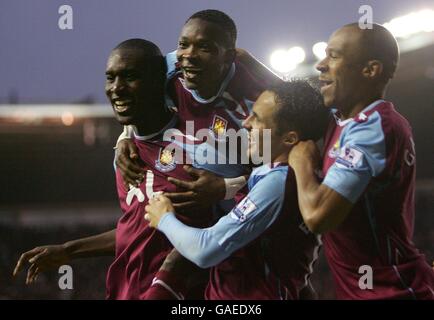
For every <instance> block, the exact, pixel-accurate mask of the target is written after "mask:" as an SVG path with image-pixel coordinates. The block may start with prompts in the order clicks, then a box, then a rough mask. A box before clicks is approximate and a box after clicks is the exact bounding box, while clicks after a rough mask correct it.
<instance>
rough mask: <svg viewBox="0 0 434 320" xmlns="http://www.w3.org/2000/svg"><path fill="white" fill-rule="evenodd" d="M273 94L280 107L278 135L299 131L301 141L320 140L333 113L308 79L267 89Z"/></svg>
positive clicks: (286, 82) (291, 81) (276, 119)
mask: <svg viewBox="0 0 434 320" xmlns="http://www.w3.org/2000/svg"><path fill="white" fill-rule="evenodd" d="M267 91H271V92H273V93H274V99H275V102H276V105H277V108H278V109H277V110H276V111H275V113H274V121H275V123H276V125H277V126H276V130H277V132H278V134H283V133H284V132H286V131H290V130H294V131H297V132H298V134H299V137H300V140H314V141H316V140H319V139H320V138H321V137H322V136H323V135H324V133H325V130H326V128H327V125H328V122H329V119H330V113H329V111H328V109H327V108H326V107H325V106H324V102H323V97H322V96H321V93H320V92H319V90H318V89H316V88H314V87H313V86H312V85H311V84H310V83H309V81H307V80H302V79H292V80H288V81H285V82H282V83H279V84H278V85H275V86H272V87H270V88H268V89H267Z"/></svg>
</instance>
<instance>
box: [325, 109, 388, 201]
mask: <svg viewBox="0 0 434 320" xmlns="http://www.w3.org/2000/svg"><path fill="white" fill-rule="evenodd" d="M340 145H341V146H342V147H341V149H340V151H339V155H338V156H337V158H336V161H335V163H334V164H333V165H332V166H331V167H330V169H329V170H328V172H327V174H326V176H325V178H324V181H323V184H325V185H326V186H328V187H329V188H331V189H333V190H335V191H336V192H338V193H339V194H341V195H342V196H343V197H345V198H346V199H348V200H349V201H350V202H352V203H356V202H357V200H358V199H359V197H360V196H361V194H362V193H363V192H364V190H365V188H366V187H367V185H368V184H369V182H370V180H371V178H372V177H376V176H378V175H379V174H380V173H381V172H383V170H384V168H385V166H386V144H385V136H384V132H383V129H382V123H381V118H380V115H379V114H378V113H377V112H376V113H373V114H371V115H370V117H369V118H368V119H367V120H366V121H365V122H361V123H360V122H353V123H351V124H349V125H348V128H346V130H345V131H344V132H343V133H342V136H341V141H340Z"/></svg>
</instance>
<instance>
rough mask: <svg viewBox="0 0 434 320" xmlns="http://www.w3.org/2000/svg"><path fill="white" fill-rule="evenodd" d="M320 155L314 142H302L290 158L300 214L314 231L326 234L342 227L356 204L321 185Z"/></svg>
mask: <svg viewBox="0 0 434 320" xmlns="http://www.w3.org/2000/svg"><path fill="white" fill-rule="evenodd" d="M319 157H320V156H319V151H318V148H317V146H316V145H315V143H314V142H313V141H306V142H304V141H301V142H299V143H298V145H296V146H295V147H294V148H293V149H292V150H291V152H290V154H289V161H288V162H289V164H290V166H291V167H292V168H293V169H294V172H295V176H296V181H297V190H298V202H299V207H300V212H301V214H302V216H303V220H304V222H305V223H306V226H307V227H308V228H309V230H310V231H312V232H314V233H323V232H325V231H328V230H330V229H333V228H335V227H336V226H338V225H339V224H340V223H341V222H342V221H343V220H344V219H345V218H346V216H347V215H348V213H349V212H350V210H351V208H352V203H351V202H350V201H349V200H347V199H345V198H344V197H343V196H342V195H340V194H339V193H337V192H336V191H334V190H333V189H331V188H329V187H327V186H326V185H324V184H320V183H319V182H318V177H317V176H316V174H315V171H316V170H317V169H318V163H319V160H320V159H319Z"/></svg>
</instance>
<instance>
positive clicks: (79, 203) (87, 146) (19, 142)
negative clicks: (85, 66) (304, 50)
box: [0, 6, 434, 299]
mask: <svg viewBox="0 0 434 320" xmlns="http://www.w3.org/2000/svg"><path fill="white" fill-rule="evenodd" d="M433 9H434V6H433ZM433 21H434V20H433ZM402 24H403V22H402V21H401V22H400V23H399V24H398V25H399V26H401V27H402ZM413 25H414V23H413ZM431 26H432V23H431ZM427 28H428V27H426V26H425V30H424V29H423V28H422V27H421V28H420V30H419V29H418V30H416V31H414V32H409V33H408V34H405V35H403V36H400V37H399V42H400V47H401V50H402V55H401V62H400V67H399V70H398V72H397V74H396V78H395V79H394V80H393V82H392V85H391V86H390V89H389V92H388V99H389V100H391V101H393V102H394V103H395V106H396V107H397V109H398V110H399V111H400V112H401V113H402V114H403V115H404V116H405V117H406V118H407V119H408V120H409V121H410V123H411V125H412V127H413V130H414V136H415V143H416V152H417V193H416V211H417V215H416V223H415V225H416V229H415V235H414V241H415V242H416V244H417V246H418V247H420V248H421V249H422V250H423V252H424V253H425V254H426V257H427V260H428V261H433V260H434V245H433V244H434V228H433V226H434V152H433V147H434V125H433V124H434V32H433V31H434V28H433V29H432V30H428V29H427ZM401 29H402V28H401ZM407 29H408V28H407ZM330 31H331V30H330ZM396 32H398V31H396ZM247 49H249V48H247ZM102 59H105V57H102ZM270 61H271V66H272V67H273V68H275V70H276V71H277V72H281V74H282V75H286V76H312V75H313V73H312V72H313V66H314V64H315V56H312V55H310V56H308V58H306V59H305V57H303V59H299V60H298V62H297V64H296V65H295V67H290V68H289V69H290V70H286V69H285V67H283V68H284V69H279V67H278V65H277V67H276V64H275V63H273V61H272V60H270ZM268 62H269V61H265V63H267V64H268ZM283 63H285V62H283ZM290 64H291V63H290ZM101 87H102V86H101ZM0 98H1V99H2V100H1V102H2V103H3V104H1V105H0V150H1V152H0V177H1V181H2V184H1V185H2V187H1V192H0V299H102V298H104V293H105V272H106V270H107V267H108V265H109V264H110V261H111V259H110V258H95V259H88V260H86V261H84V260H82V261H80V260H77V261H76V262H74V263H73V264H72V266H73V270H74V290H63V291H62V290H60V289H59V288H58V285H57V281H58V277H59V275H58V274H57V272H51V273H47V274H44V275H41V276H40V277H39V279H38V282H37V284H36V285H33V286H30V287H26V286H25V285H24V279H25V275H24V273H23V274H21V275H20V276H19V277H18V278H17V279H15V280H14V279H12V278H11V272H12V270H13V267H14V265H15V262H16V261H17V259H18V257H19V254H20V253H22V252H24V251H26V250H28V249H30V248H33V247H34V246H37V245H44V244H56V243H62V242H64V241H67V240H71V239H74V238H78V237H82V236H86V235H92V234H95V233H98V232H103V231H106V230H109V229H111V228H114V227H115V224H116V220H117V218H118V217H119V215H120V209H119V206H118V203H117V198H116V192H115V184H114V175H113V162H112V160H113V145H114V143H115V141H116V138H117V136H118V134H119V133H120V131H121V127H120V126H119V124H118V123H116V122H115V120H114V119H113V118H112V111H111V108H110V107H109V106H108V105H101V104H97V103H94V101H97V100H98V99H94V98H93V97H92V96H89V97H86V98H84V99H83V101H80V102H79V103H74V104H52V103H50V101H46V102H47V103H39V104H25V102H26V101H21V99H20V91H19V88H16V89H15V90H14V91H11V92H10V93H9V95H8V96H7V97H0ZM22 102H24V103H22ZM313 283H314V286H315V288H316V290H317V292H318V293H319V297H320V298H321V299H330V298H333V287H332V282H331V278H330V274H329V272H328V269H327V266H326V263H325V261H324V258H323V257H322V256H321V258H320V260H319V263H318V264H317V265H316V269H315V273H314V276H313Z"/></svg>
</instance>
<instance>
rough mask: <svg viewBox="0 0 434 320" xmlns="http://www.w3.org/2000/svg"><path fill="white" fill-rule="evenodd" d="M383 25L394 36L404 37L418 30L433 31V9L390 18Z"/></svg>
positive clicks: (418, 31)
mask: <svg viewBox="0 0 434 320" xmlns="http://www.w3.org/2000/svg"><path fill="white" fill-rule="evenodd" d="M384 27H386V28H387V29H389V31H390V32H391V33H392V34H393V35H394V36H395V37H396V38H406V37H409V36H411V35H413V34H416V33H420V32H433V31H434V10H431V9H425V10H421V11H418V12H412V13H410V14H407V15H405V16H402V17H398V18H395V19H392V20H391V21H389V22H387V23H385V24H384Z"/></svg>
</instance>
